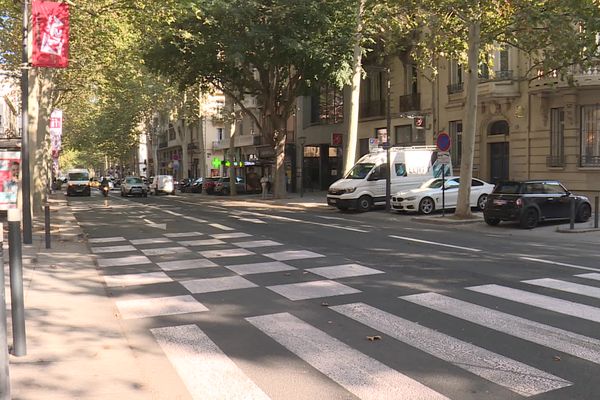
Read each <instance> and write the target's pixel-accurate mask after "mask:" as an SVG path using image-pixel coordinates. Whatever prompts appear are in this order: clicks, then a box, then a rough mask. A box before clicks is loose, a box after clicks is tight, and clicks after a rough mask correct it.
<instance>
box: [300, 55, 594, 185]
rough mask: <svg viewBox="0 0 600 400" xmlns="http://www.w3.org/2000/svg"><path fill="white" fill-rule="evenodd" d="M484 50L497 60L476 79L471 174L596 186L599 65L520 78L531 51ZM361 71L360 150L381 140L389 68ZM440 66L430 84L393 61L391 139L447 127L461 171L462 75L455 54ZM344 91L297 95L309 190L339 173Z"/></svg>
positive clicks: (417, 140)
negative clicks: (437, 73)
mask: <svg viewBox="0 0 600 400" xmlns="http://www.w3.org/2000/svg"><path fill="white" fill-rule="evenodd" d="M490 57H492V59H493V65H494V66H493V68H486V67H484V66H482V68H481V70H480V76H479V82H478V93H479V96H478V109H477V127H476V146H475V158H474V171H473V174H474V176H477V177H480V178H482V179H484V180H487V181H490V182H497V181H499V180H503V179H537V178H540V179H545V178H552V179H559V180H561V181H562V182H563V183H564V184H565V185H566V186H567V187H568V188H570V189H572V190H575V191H580V192H586V193H588V194H593V193H594V191H600V129H599V126H600V102H599V101H598V98H600V63H599V64H598V66H596V67H593V68H590V69H586V70H583V69H581V68H578V67H573V68H572V69H571V70H570V73H569V74H568V76H563V77H559V76H546V77H541V78H538V77H536V76H533V77H532V76H531V75H527V73H528V71H529V69H530V68H529V67H530V66H529V64H528V58H527V57H525V55H524V54H522V53H520V52H519V51H518V50H516V49H513V48H509V49H504V50H501V51H497V52H495V53H494V54H490ZM364 69H365V71H366V77H365V78H364V79H363V81H362V83H361V94H360V119H359V128H358V137H359V147H358V148H359V155H362V154H366V153H367V152H368V151H369V142H370V143H371V144H373V143H374V141H376V140H378V141H379V143H381V142H383V141H385V139H386V137H387V135H388V132H387V129H386V126H387V120H386V118H387V98H388V95H387V74H386V71H385V69H384V68H381V67H377V66H375V67H373V66H368V65H367V66H365V67H364ZM439 71H440V73H439V76H438V79H437V80H435V81H433V82H432V81H429V80H427V79H425V78H424V74H422V73H421V71H417V70H416V69H415V68H414V67H413V66H412V65H410V64H408V65H407V64H404V63H402V62H400V60H395V61H394V62H393V63H392V65H391V68H390V95H389V99H390V110H391V112H390V119H391V132H390V135H389V140H390V143H391V144H392V145H425V144H427V145H431V144H434V143H435V137H436V133H437V132H442V131H445V132H447V133H449V134H450V136H451V138H452V147H451V153H452V156H453V164H454V166H455V172H456V173H459V167H460V159H461V141H462V134H463V126H464V121H465V118H466V114H465V112H466V111H465V102H466V87H465V80H466V79H465V78H466V76H465V73H464V71H463V67H462V66H461V65H460V64H458V63H456V62H454V61H440V63H439ZM534 73H535V72H534ZM349 97H350V92H349V89H348V88H346V89H344V90H343V91H338V90H336V89H335V88H321V90H320V91H319V92H318V93H315V94H313V95H312V96H305V97H302V98H300V99H299V100H298V118H297V124H296V125H297V126H296V129H297V132H298V134H297V137H298V138H303V139H301V140H298V141H297V144H298V149H299V150H298V157H301V155H302V154H301V150H300V149H301V148H302V147H303V148H304V151H303V155H304V165H303V174H302V175H304V183H305V187H307V188H311V187H312V188H316V189H321V190H322V189H326V188H327V187H328V186H329V184H330V183H331V182H333V181H335V180H336V179H338V178H340V177H341V176H342V174H343V171H342V165H343V154H344V148H345V146H346V145H347V138H348V136H347V132H348V119H349V118H348V116H349V112H350V110H349V106H348V105H349ZM302 142H304V145H303V146H302V144H301V143H302ZM596 194H597V193H596Z"/></svg>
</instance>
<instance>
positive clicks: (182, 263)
mask: <svg viewBox="0 0 600 400" xmlns="http://www.w3.org/2000/svg"><path fill="white" fill-rule="evenodd" d="M157 265H158V266H159V267H160V268H161V269H162V270H163V271H179V270H182V269H193V268H211V267H218V265H217V264H215V263H214V262H212V261H210V260H207V259H206V258H196V259H192V260H176V261H165V262H159V263H157Z"/></svg>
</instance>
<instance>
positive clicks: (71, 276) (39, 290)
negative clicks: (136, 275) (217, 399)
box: [4, 194, 187, 400]
mask: <svg viewBox="0 0 600 400" xmlns="http://www.w3.org/2000/svg"><path fill="white" fill-rule="evenodd" d="M52 197H53V198H52V199H51V214H52V216H51V222H52V248H51V249H46V248H45V240H44V230H43V228H44V225H43V217H42V218H41V220H40V219H39V218H36V221H35V223H34V232H33V243H32V244H31V245H24V246H23V275H24V279H23V280H24V293H25V316H26V331H27V355H26V356H24V357H15V356H12V355H11V356H10V381H11V395H12V399H19V400H34V399H35V400H38V399H53V400H63V399H64V400H67V399H69V400H73V399H133V400H135V399H162V398H164V399H167V398H168V399H174V398H187V397H180V396H174V397H172V396H170V395H166V394H161V393H156V392H153V390H152V389H151V388H150V387H149V386H148V385H147V384H146V383H145V382H148V381H149V379H148V377H144V376H143V371H142V369H141V368H140V366H139V363H138V361H137V360H136V357H135V354H134V352H133V351H132V349H131V347H130V344H129V343H128V341H127V339H126V337H125V335H124V333H123V329H122V327H121V325H120V320H119V318H118V314H117V311H116V308H115V306H114V302H113V300H112V299H111V298H109V297H108V295H107V292H106V290H105V286H104V283H103V279H102V277H101V276H100V274H99V273H98V270H97V269H96V266H95V263H94V257H93V256H92V255H91V254H90V251H89V248H88V246H87V241H86V239H85V237H84V234H83V232H82V231H81V229H80V227H79V225H78V224H77V221H76V220H75V217H74V216H73V213H72V212H71V211H70V209H69V207H67V206H66V201H65V199H64V197H63V196H62V194H56V195H53V196H52ZM6 230H7V228H5V240H4V266H5V270H6V272H7V281H8V280H9V279H8V244H7V240H6ZM6 297H7V302H8V303H10V291H9V288H8V282H7V288H6ZM7 307H8V308H10V304H8V305H7ZM8 318H9V321H8V328H9V332H8V341H9V344H10V343H12V332H11V322H10V311H8Z"/></svg>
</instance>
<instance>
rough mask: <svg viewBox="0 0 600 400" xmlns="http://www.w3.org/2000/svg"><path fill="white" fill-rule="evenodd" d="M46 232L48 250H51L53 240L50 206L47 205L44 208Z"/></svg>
mask: <svg viewBox="0 0 600 400" xmlns="http://www.w3.org/2000/svg"><path fill="white" fill-rule="evenodd" d="M44 231H45V233H46V248H47V249H49V248H50V247H51V238H50V205H48V204H46V205H45V206H44Z"/></svg>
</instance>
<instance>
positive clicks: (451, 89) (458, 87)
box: [448, 82, 465, 94]
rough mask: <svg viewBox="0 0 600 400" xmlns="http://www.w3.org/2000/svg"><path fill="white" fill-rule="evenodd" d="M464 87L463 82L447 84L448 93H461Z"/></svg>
mask: <svg viewBox="0 0 600 400" xmlns="http://www.w3.org/2000/svg"><path fill="white" fill-rule="evenodd" d="M464 89H465V84H464V82H460V83H453V84H450V85H448V94H454V93H461V92H462V91H463V90H464Z"/></svg>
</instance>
